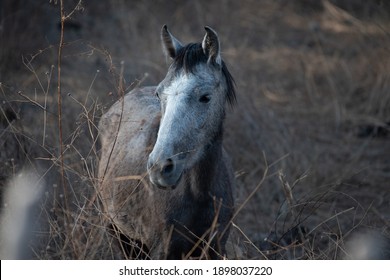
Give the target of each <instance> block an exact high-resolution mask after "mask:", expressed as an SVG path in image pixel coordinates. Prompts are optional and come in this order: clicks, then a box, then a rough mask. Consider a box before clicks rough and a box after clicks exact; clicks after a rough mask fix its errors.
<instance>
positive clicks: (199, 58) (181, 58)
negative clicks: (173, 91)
mask: <svg viewBox="0 0 390 280" xmlns="http://www.w3.org/2000/svg"><path fill="white" fill-rule="evenodd" d="M207 59H208V58H207V56H206V54H205V53H204V52H203V49H202V45H201V44H200V43H190V44H188V45H186V46H184V47H183V48H181V49H180V50H179V52H178V54H177V56H176V57H175V59H174V61H173V63H172V67H173V69H174V70H175V71H179V70H181V69H183V70H184V71H185V72H186V73H193V72H194V70H195V67H196V65H198V64H200V63H207ZM222 75H223V76H224V77H225V80H226V85H227V92H226V97H227V101H228V102H229V104H230V105H231V106H233V105H234V104H235V103H236V89H235V82H234V79H233V77H232V75H231V74H230V72H229V70H228V69H227V67H226V64H225V62H224V61H223V60H222Z"/></svg>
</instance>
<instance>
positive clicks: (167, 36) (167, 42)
mask: <svg viewBox="0 0 390 280" xmlns="http://www.w3.org/2000/svg"><path fill="white" fill-rule="evenodd" d="M161 42H162V45H163V50H164V53H165V54H166V55H169V57H170V58H175V57H176V55H177V54H178V52H179V51H180V49H181V48H182V47H183V45H182V44H181V43H180V41H179V40H177V39H176V38H175V37H174V36H173V35H172V34H171V32H169V30H168V27H167V26H166V25H164V26H163V28H162V29H161Z"/></svg>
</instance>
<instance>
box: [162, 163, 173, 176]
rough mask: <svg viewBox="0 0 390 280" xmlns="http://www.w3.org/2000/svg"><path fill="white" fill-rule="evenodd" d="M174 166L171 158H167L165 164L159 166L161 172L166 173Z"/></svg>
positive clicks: (170, 171)
mask: <svg viewBox="0 0 390 280" xmlns="http://www.w3.org/2000/svg"><path fill="white" fill-rule="evenodd" d="M174 167H175V165H174V164H173V160H171V159H167V161H166V162H165V165H164V166H163V167H162V168H161V174H163V175H168V174H169V173H172V171H173V169H174Z"/></svg>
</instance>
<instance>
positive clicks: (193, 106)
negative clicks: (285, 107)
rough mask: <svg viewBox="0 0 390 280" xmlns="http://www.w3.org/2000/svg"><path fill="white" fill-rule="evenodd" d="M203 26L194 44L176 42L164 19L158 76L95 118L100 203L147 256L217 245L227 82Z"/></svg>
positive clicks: (213, 252)
mask: <svg viewBox="0 0 390 280" xmlns="http://www.w3.org/2000/svg"><path fill="white" fill-rule="evenodd" d="M206 31H207V33H206V36H205V38H204V40H203V42H202V44H189V45H187V46H183V45H181V43H180V42H179V41H178V40H177V39H176V38H174V37H173V36H172V35H171V34H170V33H169V31H168V29H167V28H166V27H164V28H163V30H162V40H163V44H164V47H165V50H166V52H167V54H168V55H169V56H170V57H171V58H172V59H173V63H172V65H171V67H170V69H169V71H168V73H167V75H166V77H165V79H164V80H163V81H162V82H161V83H160V84H159V85H158V86H157V87H145V88H136V89H134V90H133V91H131V92H130V93H128V94H126V95H125V97H124V98H123V99H122V100H119V101H118V102H117V103H116V104H114V105H113V106H112V107H111V108H110V109H109V111H108V112H107V113H106V114H104V115H103V116H102V119H101V121H100V123H99V131H100V133H101V134H100V139H101V143H102V153H101V160H100V163H99V170H98V172H99V174H98V176H99V178H100V179H101V184H100V189H99V190H100V195H101V199H102V202H103V205H104V207H105V210H106V211H107V214H108V216H109V218H110V220H111V223H112V224H114V225H115V227H116V228H118V229H119V230H120V232H121V233H123V234H124V235H125V236H126V237H128V238H129V239H130V240H136V241H138V242H140V243H142V244H143V245H145V246H146V247H147V249H148V252H147V254H148V257H150V258H152V259H165V258H168V259H180V258H183V257H195V258H199V257H202V258H205V257H209V258H220V257H223V255H225V253H226V251H225V243H226V239H227V237H228V233H229V224H230V219H231V218H232V213H233V204H234V203H233V195H232V188H233V187H234V175H233V170H232V167H231V164H230V160H229V157H228V155H227V154H226V152H225V150H224V149H223V147H222V138H223V119H224V115H225V110H224V105H225V103H226V100H228V101H229V98H230V99H231V100H230V101H232V100H233V98H234V88H233V87H232V86H233V84H232V79H231V76H230V74H229V73H228V71H227V69H226V66H225V65H224V63H223V61H222V60H221V58H220V54H219V41H218V37H217V35H216V33H215V32H214V31H213V30H211V29H207V28H206ZM156 95H157V96H158V98H157V97H156Z"/></svg>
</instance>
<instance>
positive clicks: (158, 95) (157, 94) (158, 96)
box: [155, 91, 160, 99]
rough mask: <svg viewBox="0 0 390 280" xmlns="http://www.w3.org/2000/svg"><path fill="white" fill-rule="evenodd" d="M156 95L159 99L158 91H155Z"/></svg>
mask: <svg viewBox="0 0 390 280" xmlns="http://www.w3.org/2000/svg"><path fill="white" fill-rule="evenodd" d="M155 94H156V96H157V98H158V99H160V94H159V93H158V91H156V92H155Z"/></svg>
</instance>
